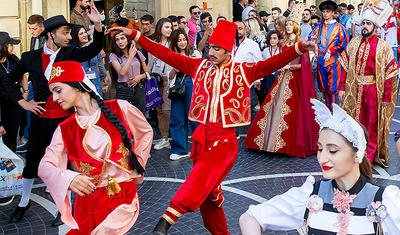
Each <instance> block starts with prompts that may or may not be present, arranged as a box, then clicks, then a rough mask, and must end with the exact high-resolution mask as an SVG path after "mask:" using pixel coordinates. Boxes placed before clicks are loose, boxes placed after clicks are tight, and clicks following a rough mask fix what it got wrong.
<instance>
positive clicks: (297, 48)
mask: <svg viewBox="0 0 400 235" xmlns="http://www.w3.org/2000/svg"><path fill="white" fill-rule="evenodd" d="M299 44H300V43H296V44H294V49H295V50H296V53H297V54H299V55H302V54H303V52H301V51H300V48H299Z"/></svg>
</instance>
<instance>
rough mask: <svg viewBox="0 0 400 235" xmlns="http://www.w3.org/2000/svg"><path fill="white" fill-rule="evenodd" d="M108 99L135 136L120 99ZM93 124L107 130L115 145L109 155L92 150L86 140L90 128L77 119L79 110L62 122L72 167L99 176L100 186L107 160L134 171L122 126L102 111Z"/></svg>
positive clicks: (97, 179)
mask: <svg viewBox="0 0 400 235" xmlns="http://www.w3.org/2000/svg"><path fill="white" fill-rule="evenodd" d="M104 103H105V105H106V106H107V107H108V108H109V109H110V110H111V111H112V112H113V113H114V114H115V115H117V117H118V118H119V120H120V121H121V122H122V124H123V125H124V126H125V128H126V130H127V131H128V136H130V137H132V135H131V133H130V131H129V128H128V125H127V124H126V122H125V121H124V117H123V113H122V111H121V109H120V107H119V105H118V101H117V100H112V101H104ZM92 125H93V126H94V127H95V128H97V129H99V130H101V131H104V132H105V133H106V134H107V140H106V141H108V145H109V146H111V151H109V152H108V153H107V156H95V155H94V154H93V153H91V152H90V151H89V149H88V148H87V146H86V144H85V141H84V140H85V135H86V128H85V127H83V126H81V124H80V123H79V121H78V120H77V114H76V113H75V115H72V116H70V117H69V118H68V119H66V120H65V121H64V122H62V123H61V124H60V128H61V133H62V138H63V141H64V145H65V149H66V151H67V154H68V160H69V162H70V163H71V166H72V168H73V169H74V170H75V171H77V172H80V173H82V174H84V175H87V176H90V177H93V178H95V181H96V182H95V184H96V185H97V186H98V185H99V184H100V183H101V179H102V178H104V177H103V175H102V174H103V173H104V174H107V169H106V167H105V164H104V162H107V163H110V164H113V165H115V166H117V167H118V168H120V169H122V170H123V171H125V172H127V173H131V168H130V166H129V160H128V154H129V151H128V149H127V148H125V147H124V144H123V142H122V138H121V134H120V133H119V131H118V129H117V128H116V127H115V126H114V125H113V124H112V123H111V122H110V120H108V119H107V118H106V117H105V116H104V114H103V113H102V112H99V116H98V117H97V121H95V122H94V123H93V124H92ZM131 139H133V138H131ZM98 141H105V140H98ZM132 146H133V144H132ZM109 149H110V148H109Z"/></svg>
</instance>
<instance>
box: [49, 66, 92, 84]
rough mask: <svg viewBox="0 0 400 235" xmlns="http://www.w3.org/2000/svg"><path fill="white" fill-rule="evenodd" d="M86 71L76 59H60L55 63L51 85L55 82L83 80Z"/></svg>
mask: <svg viewBox="0 0 400 235" xmlns="http://www.w3.org/2000/svg"><path fill="white" fill-rule="evenodd" d="M83 79H85V71H84V70H83V68H82V65H81V63H79V62H76V61H60V62H55V63H54V64H53V68H52V69H51V75H50V80H49V83H48V84H49V85H50V84H51V83H55V82H83Z"/></svg>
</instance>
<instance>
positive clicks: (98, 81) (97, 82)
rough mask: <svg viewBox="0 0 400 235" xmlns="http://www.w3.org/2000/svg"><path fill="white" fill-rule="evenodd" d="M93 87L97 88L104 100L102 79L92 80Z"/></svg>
mask: <svg viewBox="0 0 400 235" xmlns="http://www.w3.org/2000/svg"><path fill="white" fill-rule="evenodd" d="M90 81H91V82H92V83H93V85H94V86H95V87H96V90H97V92H98V93H99V95H100V96H101V97H102V98H103V89H102V88H101V81H100V78H95V79H90Z"/></svg>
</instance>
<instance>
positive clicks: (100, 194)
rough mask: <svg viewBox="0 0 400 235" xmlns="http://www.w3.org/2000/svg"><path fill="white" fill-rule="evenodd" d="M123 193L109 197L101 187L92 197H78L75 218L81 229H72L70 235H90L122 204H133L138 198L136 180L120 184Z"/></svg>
mask: <svg viewBox="0 0 400 235" xmlns="http://www.w3.org/2000/svg"><path fill="white" fill-rule="evenodd" d="M119 185H120V187H121V191H120V192H119V193H117V194H115V195H113V196H108V194H107V187H101V188H98V189H96V190H95V191H94V193H93V194H92V195H87V196H86V197H81V196H79V195H77V196H76V199H75V205H74V218H75V221H76V222H77V223H78V226H79V229H72V230H70V231H69V232H68V233H67V234H68V235H74V234H76V235H78V234H80V235H82V234H90V233H91V232H92V230H94V229H95V228H96V227H97V226H98V225H99V224H100V223H101V222H103V220H104V219H105V218H106V217H107V216H108V214H110V213H111V212H112V211H113V210H114V209H115V208H117V207H118V206H120V205H121V204H131V203H132V201H133V199H134V198H135V197H136V194H137V189H136V183H135V181H134V180H132V181H129V182H122V183H119Z"/></svg>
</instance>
